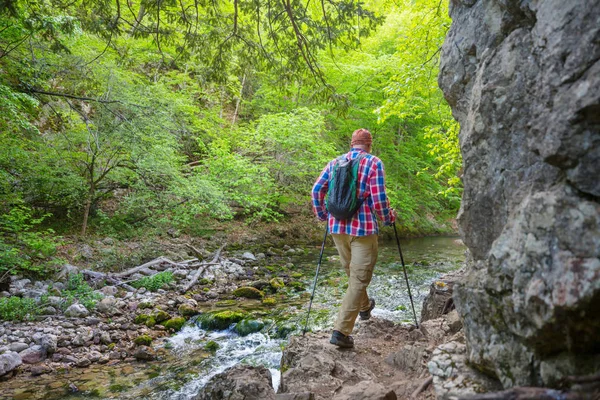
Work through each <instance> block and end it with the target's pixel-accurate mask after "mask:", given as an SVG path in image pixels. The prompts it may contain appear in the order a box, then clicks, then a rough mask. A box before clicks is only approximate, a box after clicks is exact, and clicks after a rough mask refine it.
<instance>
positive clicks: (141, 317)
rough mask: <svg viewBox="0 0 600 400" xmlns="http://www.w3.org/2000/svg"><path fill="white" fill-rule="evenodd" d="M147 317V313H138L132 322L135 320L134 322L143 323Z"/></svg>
mask: <svg viewBox="0 0 600 400" xmlns="http://www.w3.org/2000/svg"><path fill="white" fill-rule="evenodd" d="M148 317H149V315H148V314H140V315H138V316H136V317H135V319H134V320H133V322H135V323H136V324H145V323H146V320H147V319H148Z"/></svg>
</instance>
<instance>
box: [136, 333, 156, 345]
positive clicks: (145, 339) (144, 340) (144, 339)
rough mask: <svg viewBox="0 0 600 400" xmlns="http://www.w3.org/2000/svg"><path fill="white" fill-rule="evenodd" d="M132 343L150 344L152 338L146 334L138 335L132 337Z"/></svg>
mask: <svg viewBox="0 0 600 400" xmlns="http://www.w3.org/2000/svg"><path fill="white" fill-rule="evenodd" d="M133 343H135V344H137V345H138V346H150V345H151V344H152V338H151V337H150V336H148V335H140V336H138V337H136V338H135V339H134V341H133Z"/></svg>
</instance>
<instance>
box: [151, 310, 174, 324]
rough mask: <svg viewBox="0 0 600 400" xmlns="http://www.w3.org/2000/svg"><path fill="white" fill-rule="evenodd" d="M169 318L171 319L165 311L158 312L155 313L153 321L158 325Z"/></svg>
mask: <svg viewBox="0 0 600 400" xmlns="http://www.w3.org/2000/svg"><path fill="white" fill-rule="evenodd" d="M169 318H171V317H170V316H169V313H167V312H166V311H163V310H158V311H157V312H156V313H154V320H155V321H156V323H157V324H160V323H161V322H164V321H166V320H168V319H169Z"/></svg>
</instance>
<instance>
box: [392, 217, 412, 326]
mask: <svg viewBox="0 0 600 400" xmlns="http://www.w3.org/2000/svg"><path fill="white" fill-rule="evenodd" d="M392 225H393V226H394V233H395V234H396V243H398V252H399V253H400V261H402V269H403V270H404V279H406V287H407V288H408V297H409V298H410V305H411V307H412V312H413V316H414V317H415V324H416V325H417V329H419V323H418V322H417V313H416V312H415V303H413V298H412V294H411V293H410V285H409V284H408V275H406V266H405V265H404V257H402V250H401V249H400V239H398V231H397V230H396V223H395V222H394V223H393V224H392Z"/></svg>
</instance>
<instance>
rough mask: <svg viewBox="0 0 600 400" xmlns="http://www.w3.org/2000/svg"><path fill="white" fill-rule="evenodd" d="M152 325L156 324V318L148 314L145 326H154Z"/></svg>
mask: <svg viewBox="0 0 600 400" xmlns="http://www.w3.org/2000/svg"><path fill="white" fill-rule="evenodd" d="M154 325H156V320H155V319H154V317H153V316H151V315H150V316H149V317H148V319H146V326H147V327H148V328H152V327H154Z"/></svg>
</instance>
